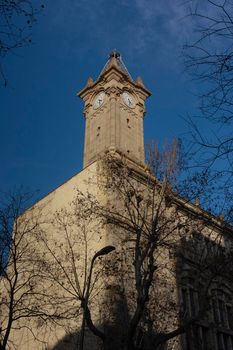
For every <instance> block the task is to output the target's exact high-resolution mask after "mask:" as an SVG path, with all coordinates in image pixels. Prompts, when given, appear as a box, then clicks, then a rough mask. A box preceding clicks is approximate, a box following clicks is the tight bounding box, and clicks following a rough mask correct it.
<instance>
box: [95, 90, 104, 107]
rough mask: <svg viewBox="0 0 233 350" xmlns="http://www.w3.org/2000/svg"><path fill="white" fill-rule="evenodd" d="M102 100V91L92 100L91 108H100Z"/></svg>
mask: <svg viewBox="0 0 233 350" xmlns="http://www.w3.org/2000/svg"><path fill="white" fill-rule="evenodd" d="M104 98H105V93H104V92H103V91H102V92H100V93H99V94H98V95H97V96H96V98H95V100H94V104H93V108H94V109H97V108H99V107H101V106H102V104H103V103H104Z"/></svg>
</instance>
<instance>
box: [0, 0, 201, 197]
mask: <svg viewBox="0 0 233 350" xmlns="http://www.w3.org/2000/svg"><path fill="white" fill-rule="evenodd" d="M44 5H45V9H44V11H43V13H42V14H41V15H40V16H39V17H38V21H37V24H36V25H35V26H34V27H33V37H32V38H33V44H32V45H31V46H30V47H28V48H23V49H22V50H17V51H15V52H14V53H12V54H10V55H8V56H7V57H6V58H5V62H4V67H5V73H6V74H7V77H8V80H9V86H8V87H7V88H1V90H0V105H1V115H0V154H1V167H0V189H1V190H9V189H12V188H17V187H19V186H21V185H23V186H24V187H25V188H27V189H29V190H37V189H38V190H40V195H41V196H43V195H45V194H46V193H47V192H49V191H51V190H52V189H54V188H56V187H57V186H59V185H60V184H61V183H63V182H64V181H66V180H67V179H68V178H69V177H71V176H72V175H74V174H75V173H77V172H79V171H80V170H81V169H82V158H83V142H84V118H83V115H82V108H83V104H82V101H81V100H79V99H78V98H77V97H76V96H75V95H76V92H77V91H79V90H80V89H82V88H83V87H84V85H85V83H86V81H87V79H88V77H89V76H91V77H93V78H94V79H96V78H97V76H98V74H99V72H100V71H101V70H102V68H103V66H104V64H105V63H106V61H107V58H108V54H109V52H110V51H111V50H112V49H114V48H116V49H117V50H118V51H120V52H121V54H122V57H123V61H124V63H125V65H126V66H127V68H128V70H129V72H130V74H131V75H132V77H133V78H136V77H137V76H138V75H140V76H141V77H142V78H143V81H144V83H145V85H146V86H147V88H148V89H149V90H150V91H151V92H152V94H153V95H152V97H151V98H150V99H149V100H148V102H147V115H146V118H145V142H148V141H149V140H151V139H155V140H158V141H159V142H160V143H162V142H164V140H166V139H171V138H174V137H181V138H182V137H184V135H185V133H186V132H187V126H186V124H185V122H184V119H183V118H184V117H185V116H186V115H187V114H192V113H193V112H194V110H195V108H196V104H197V101H196V98H195V96H194V95H193V93H194V94H195V92H196V91H195V89H196V87H195V85H192V84H191V83H190V82H189V81H188V79H189V78H188V76H187V74H186V73H185V72H184V65H183V58H182V55H181V49H182V45H183V44H184V43H185V41H186V40H190V39H192V37H193V23H192V21H191V19H190V18H187V17H186V15H187V11H188V5H189V2H187V1H180V0H166V1H162V0H117V1H110V0H56V2H55V1H50V2H47V1H44Z"/></svg>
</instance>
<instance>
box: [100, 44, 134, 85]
mask: <svg viewBox="0 0 233 350" xmlns="http://www.w3.org/2000/svg"><path fill="white" fill-rule="evenodd" d="M111 67H115V68H117V69H118V70H119V71H121V72H122V73H124V74H125V75H126V76H127V77H128V78H129V79H130V80H132V81H133V79H132V77H131V75H130V74H129V72H128V70H127V68H126V66H125V64H124V62H123V60H122V57H121V54H120V53H119V52H117V51H116V50H113V51H112V52H111V53H110V54H109V58H108V61H107V62H106V64H105V66H104V68H103V69H102V71H101V73H100V75H99V77H98V79H99V78H100V77H101V75H103V74H104V73H105V72H107V71H108V70H109V69H110V68H111Z"/></svg>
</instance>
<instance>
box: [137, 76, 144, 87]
mask: <svg viewBox="0 0 233 350" xmlns="http://www.w3.org/2000/svg"><path fill="white" fill-rule="evenodd" d="M136 84H138V85H140V86H142V87H145V85H144V83H143V80H142V78H141V77H137V79H136Z"/></svg>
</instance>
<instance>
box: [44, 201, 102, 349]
mask: <svg viewBox="0 0 233 350" xmlns="http://www.w3.org/2000/svg"><path fill="white" fill-rule="evenodd" d="M101 226H102V224H101V219H100V218H99V217H98V216H97V215H96V213H95V211H93V210H92V209H91V208H89V206H88V205H87V203H86V200H84V198H82V196H77V197H76V198H75V200H74V201H72V202H70V203H69V204H68V205H67V206H66V207H64V208H62V209H61V210H58V211H56V212H55V213H54V215H53V216H52V217H51V219H50V220H49V221H48V222H47V224H45V228H43V225H42V226H41V230H40V232H39V233H38V240H39V242H40V245H41V252H42V254H43V258H44V259H46V264H44V266H43V276H44V278H45V280H46V281H47V282H46V283H48V285H49V286H50V290H49V291H48V292H47V293H48V295H49V300H50V303H51V309H53V305H56V306H57V311H56V313H57V314H59V315H60V319H59V320H57V324H56V325H57V326H58V327H60V328H61V329H62V330H63V331H65V333H66V334H67V337H66V343H67V342H70V343H71V344H73V345H71V346H73V347H74V348H77V347H78V346H80V345H79V343H80V341H81V340H80V333H81V334H82V331H84V327H85V324H86V325H87V327H88V329H89V330H90V332H91V333H92V334H93V335H94V336H96V337H98V338H99V339H100V340H104V333H103V332H102V331H101V329H99V328H98V325H95V324H94V321H93V317H92V315H91V312H90V307H91V308H92V307H94V306H95V307H96V306H98V302H99V299H100V295H101V293H102V290H103V283H104V282H103V280H102V276H103V274H104V268H103V266H102V264H101V262H100V261H96V262H95V266H93V263H94V260H93V258H94V259H95V257H97V256H96V254H95V253H96V251H95V250H94V248H92V247H93V242H95V244H94V246H96V245H98V239H99V232H100V230H101ZM51 228H52V230H51ZM100 247H101V248H102V246H100ZM97 254H98V252H97ZM99 255H104V254H98V256H99ZM93 267H94V268H93ZM92 270H93V271H92ZM92 272H93V273H92ZM91 277H92V278H91ZM86 298H87V299H86ZM82 318H83V320H85V324H84V325H83V326H82V322H81V320H82ZM69 335H70V336H69ZM78 348H79V347H78ZM80 349H81V347H80Z"/></svg>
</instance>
